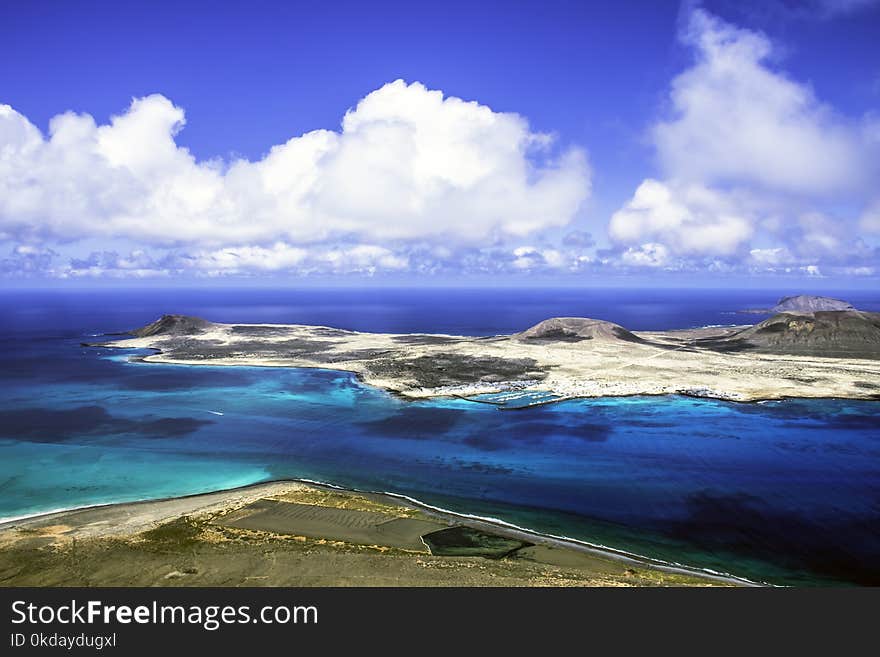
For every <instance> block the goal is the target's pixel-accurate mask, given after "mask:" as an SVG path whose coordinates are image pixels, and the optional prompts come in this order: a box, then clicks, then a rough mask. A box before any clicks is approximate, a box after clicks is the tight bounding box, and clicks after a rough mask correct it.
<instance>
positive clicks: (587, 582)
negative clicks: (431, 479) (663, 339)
mask: <svg viewBox="0 0 880 657" xmlns="http://www.w3.org/2000/svg"><path fill="white" fill-rule="evenodd" d="M432 535H433V536H434V538H433V539H432V538H428V539H427V540H425V539H424V537H425V536H429V537H430V536H432ZM737 583H742V582H739V581H736V580H733V579H730V578H724V577H712V576H710V575H708V574H701V573H698V572H696V571H694V572H690V573H688V572H686V571H684V570H683V569H678V568H669V567H667V568H664V567H662V566H659V565H656V564H650V563H648V562H646V561H641V560H638V559H635V558H631V557H626V556H624V555H620V554H615V553H613V552H610V551H609V552H604V551H602V550H599V549H595V548H588V547H585V546H578V545H576V544H574V543H573V542H572V543H567V542H565V541H561V540H558V539H553V538H551V537H542V536H540V535H537V534H533V533H528V532H523V531H518V530H516V529H512V528H510V527H504V526H501V525H499V524H496V523H492V522H487V521H481V520H476V519H467V518H463V517H462V516H458V515H455V514H451V513H445V512H442V511H438V510H433V509H429V508H427V507H424V506H420V505H418V504H416V503H412V502H409V501H406V500H404V499H402V498H399V497H396V496H389V495H383V494H375V493H358V492H353V491H345V490H340V489H334V488H329V487H325V486H320V485H316V484H307V483H303V482H297V481H282V482H271V483H264V484H256V485H253V486H247V487H243V488H238V489H234V490H229V491H220V492H215V493H207V494H202V495H191V496H185V497H178V498H171V499H165V500H156V501H144V502H137V503H126V504H111V505H104V506H97V507H91V508H86V509H78V510H70V511H61V512H55V513H49V514H42V515H39V516H34V517H30V518H25V519H20V520H14V521H9V522H6V523H3V524H0V585H2V586H710V585H733V584H737Z"/></svg>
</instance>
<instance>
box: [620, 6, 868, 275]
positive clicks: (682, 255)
mask: <svg viewBox="0 0 880 657" xmlns="http://www.w3.org/2000/svg"><path fill="white" fill-rule="evenodd" d="M680 41H681V42H682V44H683V45H684V46H685V47H687V48H688V49H690V50H691V52H692V53H693V58H694V61H693V64H692V65H691V66H690V67H689V68H687V69H686V70H685V71H683V72H682V73H680V74H679V75H678V76H676V77H675V78H674V79H673V80H672V83H671V85H670V90H669V96H668V107H667V111H666V112H665V115H664V117H663V118H662V119H660V120H658V121H656V122H655V123H654V124H653V125H652V126H651V128H650V130H649V138H650V143H651V145H652V146H653V149H654V152H655V154H656V160H657V164H658V167H659V170H660V172H661V174H662V176H661V177H660V179H654V178H648V179H645V180H644V181H643V182H642V183H641V184H640V185H639V186H638V188H637V189H636V191H635V193H634V194H633V196H632V198H631V199H630V200H629V201H627V202H626V203H625V204H624V206H623V207H622V208H620V209H619V210H618V211H617V212H616V213H614V214H613V216H612V217H611V220H610V223H609V235H610V237H611V238H612V240H613V241H614V242H615V243H616V244H617V252H618V253H620V254H622V260H623V261H624V262H628V263H629V264H642V265H644V266H648V267H667V266H670V267H682V266H688V264H690V266H694V267H703V266H705V264H706V263H707V262H715V263H717V262H719V259H720V261H724V262H726V263H728V265H729V266H734V265H737V266H743V265H744V266H746V267H752V268H753V269H756V270H774V268H779V267H782V268H788V269H791V268H798V267H800V268H801V269H803V271H805V272H806V271H807V268H808V267H811V266H812V267H813V269H810V270H809V271H811V272H812V271H814V270H815V264H814V263H815V262H817V261H819V260H822V261H826V262H831V263H834V262H835V261H838V264H839V263H842V262H843V261H844V260H846V259H855V260H858V259H859V258H863V259H867V260H871V259H876V256H877V254H876V252H874V251H872V250H870V249H868V248H867V247H866V246H865V245H864V243H863V242H861V241H860V238H859V231H870V230H873V229H874V228H875V227H876V225H877V220H876V214H875V213H876V210H874V209H872V208H876V207H877V205H876V201H873V200H872V197H873V196H874V195H875V194H877V189H876V180H877V179H878V178H880V139H878V134H880V130H878V123H877V120H876V117H874V116H871V115H868V116H865V117H860V118H853V117H846V116H840V115H838V114H837V113H836V112H835V111H834V109H833V108H831V107H830V106H828V105H826V104H824V103H823V102H821V100H820V99H818V98H817V97H816V95H815V93H814V92H813V90H812V88H811V87H810V86H809V85H807V84H803V83H800V82H797V81H795V80H793V79H791V78H790V77H788V76H787V75H786V74H785V73H784V72H782V71H780V70H777V69H775V68H774V67H773V65H772V62H773V60H774V54H775V53H774V51H773V44H772V43H771V41H770V40H769V39H768V38H767V37H766V36H765V35H763V34H760V33H757V32H753V31H750V30H745V29H741V28H738V27H735V26H733V25H730V24H728V23H725V22H724V21H722V20H720V19H718V18H716V17H714V16H712V15H711V14H709V13H707V12H706V11H704V10H701V9H697V10H694V11H693V12H692V13H691V14H690V17H689V20H688V22H687V24H686V27H685V28H684V30H683V31H682V33H681V34H680ZM853 202H855V204H857V205H861V206H862V207H863V208H864V209H863V214H862V217H861V220H860V221H859V219H858V216H857V213H856V214H849V215H847V214H843V215H841V214H840V212H839V211H838V212H837V214H835V213H834V212H823V211H822V210H823V209H824V208H836V207H839V206H841V205H847V204H848V205H852V204H853ZM872 203H873V205H872ZM771 254H773V257H771Z"/></svg>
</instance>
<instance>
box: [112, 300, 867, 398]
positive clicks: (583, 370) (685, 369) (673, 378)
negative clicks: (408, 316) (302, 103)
mask: <svg viewBox="0 0 880 657" xmlns="http://www.w3.org/2000/svg"><path fill="white" fill-rule="evenodd" d="M100 344H101V346H111V347H127V348H149V349H154V350H156V353H155V354H152V355H149V356H146V357H144V359H143V360H145V361H148V362H156V363H180V364H191V365H249V366H276V367H314V368H325V369H333V370H344V371H349V372H354V373H355V374H356V375H357V376H358V377H359V378H360V379H361V380H362V381H364V382H365V383H367V384H370V385H373V386H377V387H379V388H383V389H386V390H389V391H392V392H395V393H397V394H400V395H402V396H404V397H408V398H413V399H416V398H426V397H436V396H462V397H468V396H474V395H479V394H485V393H510V394H511V395H514V396H517V395H535V396H536V398H540V397H541V396H542V395H543V396H552V398H554V399H567V398H576V397H599V396H626V395H667V394H686V395H694V396H701V397H711V398H717V399H726V400H732V401H742V402H746V401H757V400H770V399H783V398H791V397H842V398H852V399H880V314H878V313H862V312H858V311H837V312H816V313H804V314H792V313H782V314H778V315H776V316H774V317H772V318H771V319H768V320H766V321H765V322H761V323H760V324H758V325H756V326H732V327H713V328H699V329H685V330H675V331H640V332H635V331H628V330H626V329H625V328H623V327H621V326H618V325H616V324H612V323H610V322H604V321H601V320H592V319H583V318H553V319H550V320H546V321H544V322H541V323H540V324H538V325H536V326H534V327H532V328H530V329H528V330H526V331H523V332H521V333H516V334H513V335H502V336H493V337H465V336H453V335H439V334H388V333H361V332H356V331H347V330H342V329H338V328H331V327H324V326H306V325H269V324H216V323H212V322H207V321H205V320H200V319H197V318H191V317H185V316H180V315H166V316H164V317H163V318H161V319H160V320H158V321H156V322H154V323H153V324H151V325H149V326H146V327H144V328H142V329H138V330H137V331H133V332H132V334H129V335H127V336H126V337H122V338H120V339H115V340H112V341H108V342H103V343H100Z"/></svg>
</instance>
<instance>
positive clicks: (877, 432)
mask: <svg viewBox="0 0 880 657" xmlns="http://www.w3.org/2000/svg"><path fill="white" fill-rule="evenodd" d="M783 294H784V292H783V291H765V290H747V291H746V290H715V291H708V290H700V291H688V290H592V289H587V290H576V289H570V288H569V289H527V290H511V289H500V290H489V289H455V290H452V289H378V288H377V289H309V290H250V289H237V290H221V289H216V288H214V289H205V290H158V289H150V290H145V289H128V290H120V289H104V290H89V291H73V290H68V291H59V290H56V291H25V290H7V291H3V292H0V336H2V338H3V342H4V350H3V353H2V354H0V361H2V369H0V518H11V517H18V516H23V515H29V514H34V513H40V512H45V511H49V510H53V509H61V508H72V507H77V506H84V505H91V504H105V503H113V502H122V501H131V500H140V499H154V498H160V497H167V496H173V495H183V494H190V493H198V492H205V491H210V490H217V489H222V488H230V487H234V486H240V485H245V484H250V483H256V482H259V481H266V480H272V479H280V478H303V479H310V480H315V481H322V482H326V483H331V484H335V485H338V486H343V487H346V488H354V489H359V490H373V491H388V492H392V493H397V494H402V495H407V496H410V497H412V498H415V499H417V500H419V501H421V502H424V503H427V504H430V505H434V506H438V507H442V508H444V509H449V510H452V511H455V512H458V513H467V514H473V515H478V516H484V517H492V518H496V519H499V520H501V521H504V522H508V523H511V524H515V525H517V526H521V527H526V528H529V529H532V530H535V531H539V532H543V533H547V534H552V535H556V536H565V537H570V538H572V539H576V540H580V541H584V542H588V543H590V544H594V545H602V546H606V547H610V548H613V549H616V550H620V551H623V552H629V553H634V554H638V555H642V556H645V557H649V558H651V559H655V560H658V561H663V562H667V563H678V564H682V565H686V566H689V567H694V568H702V569H706V570H710V571H712V572H718V573H727V574H731V575H734V576H737V577H742V578H746V579H749V580H753V581H758V582H768V583H773V584H783V585H785V584H789V585H825V584H828V585H835V584H869V585H870V584H873V585H877V584H880V402H869V401H861V402H857V401H847V400H836V399H819V400H789V401H782V402H769V403H761V404H737V403H729V402H722V401H716V400H708V399H693V398H688V397H678V396H668V397H630V398H600V399H591V400H572V401H566V402H560V403H554V404H548V405H545V406H540V407H533V408H528V409H524V410H516V411H512V410H509V411H505V410H499V409H498V408H496V407H494V406H491V405H487V404H479V403H473V402H468V401H465V400H459V399H437V400H430V401H420V402H409V401H404V400H401V399H399V398H397V397H395V396H393V395H390V394H388V393H386V392H384V391H382V390H378V389H375V388H371V387H369V386H365V385H363V384H361V383H359V382H358V381H357V380H356V379H355V378H354V377H353V376H351V375H349V374H346V373H341V372H333V371H326V370H314V369H292V368H252V367H212V366H177V365H164V364H147V363H142V362H137V361H132V360H130V358H131V356H134V355H137V353H136V352H131V351H129V352H125V351H121V350H114V349H101V348H89V347H83V346H81V343H82V342H87V341H94V340H96V338H97V336H99V335H101V334H105V333H113V332H118V331H125V330H129V329H132V328H135V327H138V326H141V325H144V324H147V323H149V322H150V321H152V320H154V319H156V318H157V317H158V316H160V315H161V314H163V313H184V314H191V315H196V316H200V317H204V318H206V319H209V320H213V321H219V322H239V323H304V324H321V325H328V326H335V327H341V328H347V329H355V330H362V331H387V332H418V331H424V332H440V333H457V334H466V335H494V334H501V333H509V332H512V331H519V330H522V329H524V328H526V327H528V326H530V325H531V324H534V323H536V322H538V321H540V320H542V319H546V318H547V317H551V316H559V315H562V316H589V317H596V318H600V319H607V320H610V321H614V322H617V323H620V324H622V325H623V326H626V327H627V328H630V329H635V330H651V329H669V328H684V327H693V326H705V325H717V324H724V325H726V324H742V323H752V322H754V321H757V320H759V319H761V317H760V316H755V315H743V314H740V313H738V312H737V311H738V310H742V309H746V308H760V307H768V306H770V305H772V304H773V303H774V302H775V301H776V300H777V299H778V297H779V296H782V295H783ZM833 295H834V296H841V297H843V298H846V299H848V300H849V301H851V302H853V303H854V304H855V305H857V306H859V307H862V308H864V309H868V310H880V293H876V292H871V291H861V292H846V291H842V292H835V293H833Z"/></svg>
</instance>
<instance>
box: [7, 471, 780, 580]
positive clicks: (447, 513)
mask: <svg viewBox="0 0 880 657" xmlns="http://www.w3.org/2000/svg"><path fill="white" fill-rule="evenodd" d="M283 484H302V485H305V486H308V487H311V488H314V489H318V490H325V491H333V492H341V493H346V494H355V495H369V496H378V497H381V498H387V499H390V500H393V501H395V502H397V503H403V504H404V505H405V506H408V507H411V508H413V509H415V510H418V511H422V512H425V513H426V514H427V515H429V516H434V517H437V518H439V519H441V520H447V521H448V520H454V521H459V522H460V523H462V524H465V525H466V526H468V527H472V528H475V529H484V530H491V531H493V532H495V533H497V534H500V535H502V536H506V537H508V538H515V539H519V540H527V541H534V542H535V544H538V545H545V546H550V547H555V548H563V549H568V550H574V551H577V552H581V553H585V554H589V555H593V556H597V557H602V558H606V559H611V560H613V561H617V562H621V563H625V564H631V565H637V566H641V567H645V568H649V569H652V570H657V571H661V572H665V573H669V574H675V575H685V576H690V577H696V578H700V579H705V580H708V581H712V582H717V583H720V584H728V585H735V586H746V587H763V586H774V585H773V584H770V583H768V582H758V581H753V580H750V579H747V578H745V577H740V576H737V575H733V574H731V573H723V572H717V571H714V570H711V569H704V568H699V567H694V566H688V565H686V564H682V563H677V562H667V561H664V560H661V559H656V558H652V557H648V556H645V555H640V554H637V553H633V552H627V551H625V550H621V549H617V548H613V547H611V546H606V545H601V544H595V543H590V542H589V541H584V540H581V539H577V538H572V537H569V536H560V535H555V534H549V533H543V532H540V531H537V530H534V529H530V528H528V527H521V526H519V525H515V524H513V523H510V522H507V521H505V520H501V519H499V518H493V517H488V516H479V515H476V514H468V513H463V512H458V511H452V510H450V509H445V508H443V507H438V506H434V505H431V504H428V503H427V502H423V501H421V500H419V499H417V498H414V497H411V496H408V495H404V494H401V493H394V492H391V491H372V490H361V489H356V488H346V487H343V486H338V485H336V484H332V483H329V482H322V481H315V480H313V479H305V478H292V477H286V478H283V479H271V480H265V481H260V482H255V483H252V484H244V485H241V486H234V487H231V488H221V489H217V490H212V491H206V492H201V493H188V494H184V495H177V496H170V497H161V498H147V499H141V500H134V501H129V502H105V503H98V504H89V505H83V506H78V507H70V508H65V509H55V510H50V511H45V512H40V513H34V514H27V515H23V516H18V517H11V518H0V532H2V531H6V530H10V529H16V528H18V527H19V525H22V524H24V525H28V524H33V523H40V522H44V521H50V520H59V519H62V518H64V517H66V516H68V515H69V514H75V513H79V512H88V511H92V510H106V511H109V510H113V509H116V510H121V509H124V508H126V507H149V506H151V505H159V504H162V503H167V502H181V501H186V500H198V499H199V498H209V497H217V496H232V495H235V494H237V493H238V494H240V493H256V492H258V491H259V490H260V489H265V488H270V487H272V486H274V485H283ZM184 515H185V514H184Z"/></svg>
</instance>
